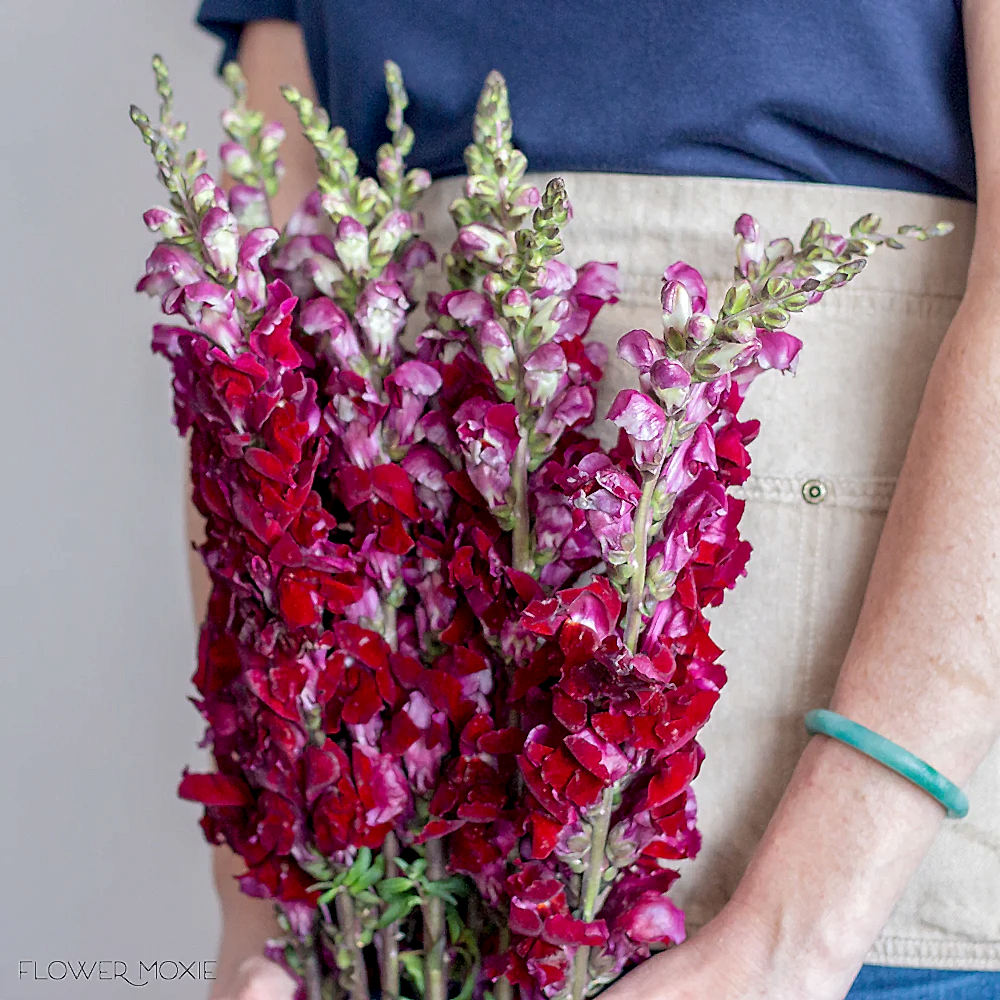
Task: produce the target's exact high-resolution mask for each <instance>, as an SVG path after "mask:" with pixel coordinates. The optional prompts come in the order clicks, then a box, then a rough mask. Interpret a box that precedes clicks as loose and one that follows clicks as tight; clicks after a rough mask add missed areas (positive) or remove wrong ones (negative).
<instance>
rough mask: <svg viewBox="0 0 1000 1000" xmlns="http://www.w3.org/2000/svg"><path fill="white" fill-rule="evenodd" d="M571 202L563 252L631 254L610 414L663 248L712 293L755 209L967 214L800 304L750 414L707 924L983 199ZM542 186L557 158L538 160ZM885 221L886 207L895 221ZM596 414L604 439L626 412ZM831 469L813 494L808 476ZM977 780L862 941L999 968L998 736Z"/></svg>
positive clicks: (915, 962)
mask: <svg viewBox="0 0 1000 1000" xmlns="http://www.w3.org/2000/svg"><path fill="white" fill-rule="evenodd" d="M562 176H563V177H564V179H565V181H566V187H567V190H568V193H569V197H570V201H571V202H572V204H573V208H574V217H573V219H572V220H571V222H570V223H569V225H568V227H567V229H566V232H565V244H566V251H567V252H566V254H565V256H564V259H565V260H566V261H567V262H568V263H570V264H573V265H579V264H581V263H583V262H584V261H586V260H591V259H594V260H608V261H617V262H618V264H619V269H620V274H621V284H622V288H623V294H622V298H621V301H620V302H619V303H618V304H617V305H615V306H612V307H610V308H607V309H605V310H604V311H603V312H602V313H601V314H600V316H599V317H598V319H597V321H596V323H595V327H594V335H595V336H597V337H599V338H600V339H601V340H603V341H604V342H605V343H606V344H607V345H608V348H609V352H610V358H611V361H610V363H609V369H608V372H607V375H606V377H605V380H604V382H603V383H602V388H601V391H600V398H599V400H598V413H599V414H601V415H602V416H603V414H605V413H606V412H607V408H608V405H609V404H610V402H611V400H612V399H613V398H614V396H615V394H616V393H617V391H618V390H619V389H620V388H622V387H623V386H626V385H630V384H634V382H633V381H632V377H631V376H632V375H633V374H634V373H633V372H632V370H631V369H629V368H627V367H625V366H624V365H622V364H621V363H620V362H618V360H617V358H616V356H615V350H614V348H615V344H616V342H617V339H618V337H620V336H621V335H622V334H623V333H625V332H626V331H628V330H630V329H633V328H634V327H644V328H646V329H648V330H650V331H652V332H657V331H658V330H660V328H661V326H660V318H659V289H660V281H661V276H662V273H663V269H664V267H665V266H666V265H667V264H670V263H672V262H674V261H676V260H678V259H683V260H686V261H687V262H688V263H690V264H692V265H693V266H694V267H696V268H698V269H699V270H700V271H701V272H702V274H703V275H704V277H705V279H706V281H707V283H708V286H709V294H710V303H709V307H710V309H711V311H712V312H713V313H714V312H716V311H717V309H718V306H719V303H720V300H721V295H722V292H723V290H724V289H725V287H726V286H727V284H728V282H729V281H730V279H731V277H732V268H733V264H734V246H735V242H734V238H733V236H732V227H733V223H734V221H735V220H736V218H737V216H739V215H740V214H741V213H742V212H745V211H747V212H750V213H751V214H753V215H754V216H755V217H756V218H757V220H758V222H759V223H760V225H761V227H762V229H763V232H764V236H765V239H773V238H775V237H778V236H789V237H791V238H792V239H793V240H795V241H796V243H797V241H798V239H799V238H800V237H801V235H802V232H803V230H804V229H805V227H806V225H807V224H808V222H809V220H810V219H812V218H815V217H823V218H827V219H829V220H830V222H831V223H832V225H833V227H834V230H835V231H837V232H847V231H848V228H849V226H850V225H851V223H852V222H854V221H855V220H856V219H857V218H859V217H860V216H861V215H863V214H865V213H866V212H875V213H877V214H879V215H881V216H882V217H883V220H884V225H883V231H886V232H894V231H895V228H896V227H897V226H899V225H902V224H904V223H916V224H920V225H928V224H930V223H933V222H936V221H938V220H941V219H948V220H950V221H952V222H954V223H955V225H956V229H955V232H954V233H952V234H951V235H950V236H948V237H945V238H943V239H937V240H932V241H929V242H926V243H917V242H912V243H910V242H908V243H907V248H906V249H905V250H903V251H893V250H891V249H888V248H880V249H879V250H878V251H877V252H876V254H875V255H874V257H873V259H872V260H871V261H870V263H869V266H868V268H867V269H866V271H865V272H864V273H863V274H862V275H860V276H859V277H858V278H857V279H856V280H855V281H853V282H851V283H850V284H849V285H847V286H846V287H844V288H841V289H836V290H834V291H832V292H830V293H828V294H827V295H826V296H825V297H824V299H823V301H822V302H820V303H819V304H817V305H815V306H812V307H810V308H809V309H807V310H806V311H805V312H804V313H802V314H799V315H795V316H793V318H792V322H791V324H790V326H789V330H790V331H791V332H793V333H795V334H796V335H797V336H799V337H801V338H802V339H803V341H804V345H805V346H804V348H803V350H802V352H801V354H800V356H799V365H798V371H797V373H796V374H795V375H794V376H792V375H780V374H777V373H773V372H767V373H765V374H764V375H762V376H761V377H760V378H759V379H758V380H757V381H756V382H755V383H754V384H753V386H752V388H751V389H750V392H749V396H748V399H747V402H746V403H745V405H744V408H743V411H742V415H743V416H747V417H750V416H753V417H757V418H759V419H760V420H761V422H762V428H761V433H760V436H759V437H758V438H757V440H756V441H755V442H754V443H753V444H752V445H751V446H750V448H751V454H752V456H753V465H752V476H751V478H750V480H749V482H748V483H747V485H746V486H745V487H744V493H745V496H746V499H747V508H746V513H745V515H744V518H743V522H742V531H743V534H744V536H745V537H746V538H747V539H748V540H749V541H750V542H751V544H752V545H753V547H754V553H753V556H752V557H751V559H750V563H749V567H748V575H747V576H746V577H745V578H744V579H742V580H740V581H739V583H738V584H737V586H736V588H735V590H734V591H732V592H730V593H729V594H727V596H726V600H725V602H724V604H723V606H722V607H721V608H719V609H715V610H714V611H713V612H712V613H711V617H712V622H713V633H712V634H713V637H714V639H715V641H716V642H717V643H718V644H719V645H720V646H722V648H723V649H724V650H725V653H724V656H723V658H722V662H723V663H724V664H725V666H726V668H727V671H728V676H729V680H728V683H727V684H726V686H725V687H724V688H723V691H722V696H721V699H720V701H719V703H718V705H717V707H716V708H715V710H714V713H713V715H712V718H711V719H710V720H709V722H708V724H707V725H706V726H705V728H704V729H703V730H702V733H701V735H700V737H699V738H700V740H701V742H702V744H703V746H704V747H705V751H706V759H705V762H704V765H703V767H702V770H701V773H700V774H699V776H698V777H697V778H696V779H695V782H694V785H693V787H694V790H695V793H696V797H697V801H698V807H699V808H698V823H699V827H700V829H701V830H702V833H703V836H704V845H703V847H702V850H701V852H700V854H699V855H698V857H697V858H696V859H693V860H691V861H685V862H680V863H679V867H680V869H681V872H682V878H681V879H679V880H678V882H677V883H676V884H675V887H674V889H673V890H672V893H671V895H672V897H673V898H674V899H675V900H676V902H677V903H678V904H679V905H680V906H682V907H683V908H684V909H685V911H686V913H687V918H688V931H689V933H691V932H693V931H694V930H696V929H697V928H699V927H701V926H702V925H704V924H705V923H706V922H707V921H708V920H709V919H710V918H711V917H712V916H713V915H714V914H715V913H717V912H718V911H719V910H720V909H721V907H722V906H723V904H724V903H725V902H726V900H727V899H728V898H729V896H730V895H731V893H732V891H733V889H734V888H735V886H736V884H737V882H738V880H739V878H740V876H741V874H742V872H743V870H744V869H745V867H746V864H747V862H748V860H749V858H750V855H751V853H752V852H753V850H754V847H755V845H756V843H757V842H758V840H759V838H760V836H761V835H762V833H763V831H764V828H765V827H766V825H767V823H768V821H769V819H770V817H771V815H772V813H773V811H774V809H775V807H776V806H777V803H778V800H779V799H780V797H781V794H782V792H783V791H784V788H785V786H786V784H787V782H788V780H789V777H790V776H791V772H792V769H793V768H794V766H795V763H796V761H797V759H798V757H799V755H800V754H801V752H802V750H803V748H804V747H805V744H806V742H807V740H808V738H809V737H808V734H807V733H806V732H805V729H804V726H803V721H802V718H803V715H804V714H805V713H806V712H807V711H808V710H809V709H810V708H815V707H823V706H825V705H827V704H828V702H829V698H830V695H831V693H832V691H833V686H834V682H835V681H836V678H837V674H838V672H839V669H840V665H841V662H842V660H843V657H844V654H845V652H846V650H847V647H848V644H849V642H850V639H851V635H852V631H853V628H854V623H855V621H856V618H857V615H858V613H859V611H860V606H861V600H862V596H863V593H864V588H865V585H866V581H867V578H868V574H869V572H870V568H871V563H872V559H873V557H874V554H875V548H876V545H877V542H878V539H879V534H880V532H881V530H882V525H883V522H884V519H885V512H886V510H887V509H888V505H889V502H890V499H891V497H892V492H893V487H894V483H895V478H896V476H897V474H898V472H899V469H900V467H901V465H902V460H903V455H904V451H905V449H906V445H907V441H908V439H909V436H910V432H911V429H912V426H913V422H914V419H915V417H916V413H917V409H918V406H919V403H920V398H921V394H922V391H923V386H924V383H925V381H926V378H927V374H928V371H929V369H930V366H931V363H932V361H933V360H934V356H935V353H936V351H937V348H938V345H939V344H940V342H941V339H942V337H943V336H944V333H945V331H946V329H947V327H948V325H949V322H950V321H951V318H952V316H953V315H954V313H955V311H956V309H957V308H958V304H959V300H960V298H961V295H962V292H963V289H964V285H965V276H966V271H967V266H968V260H969V254H970V251H971V247H972V237H973V229H974V224H975V206H974V205H972V204H970V203H967V202H964V201H958V200H952V199H948V198H939V197H933V196H930V195H922V194H914V193H909V192H898V191H887V190H880V189H874V188H855V187H842V186H835V185H827V184H809V183H799V182H781V181H756V180H742V179H728V178H726V179H723V178H704V177H661V176H646V175H631V174H628V175H627V174H596V173H566V174H563V175H562ZM531 179H532V180H534V181H535V183H540V184H542V185H544V183H545V181H546V180H547V179H548V178H547V176H545V177H543V176H541V175H531ZM461 183H462V182H461V179H459V178H446V179H443V180H440V181H437V182H435V183H434V184H433V185H432V187H431V189H430V190H429V191H428V192H427V195H426V197H425V199H424V201H423V202H422V206H421V207H422V209H423V211H424V213H425V218H426V224H427V230H426V232H427V236H428V238H429V239H430V240H431V242H432V243H433V244H434V245H435V247H436V248H437V249H438V250H439V251H443V250H445V249H446V248H447V247H448V246H449V245H450V242H451V240H452V239H453V237H454V227H453V225H452V223H451V220H450V218H449V216H448V213H447V206H448V204H449V203H450V201H451V199H452V198H453V197H455V196H456V195H457V194H458V193H459V192H460V190H461ZM890 227H891V228H890ZM595 429H596V430H597V432H598V433H599V434H600V435H601V436H602V438H604V440H606V441H608V442H610V441H611V440H613V439H614V431H615V428H614V427H609V426H608V425H607V424H606V423H605V422H604V421H603V420H601V421H598V424H597V425H596V427H595ZM814 480H815V481H817V482H818V483H819V484H821V485H819V486H818V488H816V487H815V486H814V488H813V490H812V491H808V490H807V491H805V492H806V493H810V492H811V494H812V495H813V499H814V500H815V494H817V493H818V494H821V495H822V499H820V500H819V502H809V501H807V500H806V499H805V495H804V491H803V487H804V485H805V484H807V483H811V482H812V481H814ZM966 792H967V794H968V796H969V799H970V802H971V808H970V811H969V814H968V816H967V817H966V818H965V819H962V820H948V821H946V822H945V823H944V824H943V827H942V829H941V832H940V835H939V836H938V838H937V839H936V841H935V843H934V845H933V847H932V849H931V851H930V852H929V854H928V855H927V857H926V858H925V860H924V862H923V864H922V865H921V867H920V869H919V870H918V872H917V873H916V874H915V875H914V877H913V878H912V879H911V881H910V883H909V885H908V887H907V890H906V892H905V894H904V896H903V898H902V900H901V901H900V902H899V904H898V905H897V907H896V909H895V910H894V912H893V913H892V916H891V917H890V919H889V921H888V922H887V924H886V925H885V927H884V929H883V931H882V933H881V935H880V936H879V938H878V940H877V941H876V942H875V945H874V946H873V948H872V949H871V951H870V952H869V954H868V956H867V958H866V961H867V962H869V963H874V964H881V965H897V966H917V967H934V968H955V969H980V970H1000V744H998V745H997V746H996V747H994V749H993V751H992V753H991V754H990V755H989V756H988V758H987V759H986V760H985V761H984V762H983V764H982V765H981V767H980V768H979V769H978V771H977V772H976V774H975V776H974V778H973V779H972V781H971V782H970V783H969V784H968V785H967V787H966Z"/></svg>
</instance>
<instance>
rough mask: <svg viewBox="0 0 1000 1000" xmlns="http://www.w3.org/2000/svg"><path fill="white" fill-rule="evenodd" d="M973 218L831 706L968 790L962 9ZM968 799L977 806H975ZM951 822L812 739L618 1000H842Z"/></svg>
mask: <svg viewBox="0 0 1000 1000" xmlns="http://www.w3.org/2000/svg"><path fill="white" fill-rule="evenodd" d="M964 22H965V25H964V27H965V35H966V51H967V61H968V70H969V90H970V107H971V113H972V124H973V134H974V139H975V151H976V168H977V169H976V173H977V180H978V192H977V194H978V203H977V223H976V236H975V245H974V249H973V253H972V258H971V261H970V266H969V272H968V281H967V287H966V291H965V295H964V297H963V300H962V302H961V304H960V307H959V309H958V311H957V313H956V315H955V317H954V319H953V321H952V323H951V325H950V327H949V329H948V331H947V334H946V336H945V339H944V341H943V342H942V345H941V348H940V350H939V353H938V355H937V358H936V360H935V363H934V366H933V369H932V371H931V373H930V377H929V380H928V382H927V386H926V389H925V393H924V397H923V401H922V404H921V408H920V413H919V416H918V419H917V421H916V424H915V426H914V430H913V434H912V437H911V440H910V444H909V448H908V451H907V454H906V459H905V462H904V465H903V469H902V472H901V474H900V477H899V480H898V484H897V488H896V492H895V495H894V498H893V501H892V505H891V509H890V511H889V513H888V515H887V518H886V522H885V527H884V530H883V534H882V536H881V539H880V543H879V547H878V552H877V555H876V559H875V562H874V565H873V569H872V573H871V577H870V580H869V583H868V588H867V591H866V595H865V600H864V605H863V608H862V611H861V615H860V619H859V621H858V624H857V628H856V631H855V634H854V637H853V641H852V644H851V646H850V649H849V651H848V654H847V657H846V659H845V662H844V663H843V665H842V668H841V672H840V675H839V678H838V682H837V686H836V690H835V692H834V696H833V700H832V702H831V705H830V707H831V708H832V709H833V710H834V711H837V712H840V713H841V714H843V715H845V716H847V717H848V718H851V719H854V720H855V721H857V722H859V723H861V724H862V725H865V726H868V727H869V728H871V729H874V730H876V731H877V732H880V733H882V734H883V735H884V736H886V737H888V738H889V739H890V740H893V741H895V742H897V743H899V744H901V745H902V746H904V747H906V748H907V749H908V750H911V751H912V752H913V753H915V754H916V755H917V756H918V757H921V758H923V759H924V760H926V761H927V762H928V763H930V764H931V765H932V766H934V767H936V768H937V769H938V770H939V771H941V772H942V773H943V774H945V775H947V776H948V777H950V778H951V779H952V780H953V781H955V782H956V783H957V784H959V785H960V786H961V785H963V784H964V783H965V782H967V780H968V779H969V778H970V777H971V776H972V774H973V773H974V771H975V770H976V768H977V767H978V765H979V764H980V763H981V762H982V760H983V758H984V757H985V756H986V754H987V753H988V752H989V750H990V748H991V747H992V745H993V744H994V743H995V741H996V740H997V738H998V737H1000V662H998V651H1000V517H997V516H996V514H995V512H996V511H997V510H1000V461H998V456H1000V351H998V349H997V346H998V337H1000V87H998V83H1000V80H998V73H997V67H1000V5H997V4H996V3H995V2H994V0H966V3H965V4H964ZM974 805H975V804H974V803H973V807H974ZM944 816H945V813H944V810H943V808H942V807H941V806H940V805H938V803H937V802H935V801H934V800H933V799H932V798H931V797H930V796H928V795H927V794H926V793H924V792H922V791H921V790H920V789H918V788H917V787H916V786H914V785H912V784H910V783H909V782H908V781H906V780H905V779H903V778H901V777H899V776H898V775H896V774H895V773H893V772H892V771H890V770H889V769H888V768H886V767H884V766H883V765H881V764H879V763H877V762H876V761H873V760H870V759H869V758H867V757H865V756H863V755H862V754H860V753H858V752H856V751H855V750H853V749H851V748H850V747H847V746H845V745H843V744H841V743H839V742H837V741H835V740H831V739H828V738H827V737H824V736H814V737H812V739H811V740H810V742H809V743H808V744H807V747H806V749H805V751H804V753H803V754H802V757H801V758H800V760H799V762H798V764H797V767H796V770H795V772H794V774H793V776H792V779H791V782H790V784H789V786H788V788H787V790H786V792H785V795H784V797H783V798H782V801H781V803H780V804H779V806H778V809H777V811H776V813H775V815H774V816H773V818H772V820H771V822H770V824H769V826H768V828H767V830H766V831H765V833H764V836H763V838H762V840H761V842H760V844H759V845H758V848H757V850H756V852H755V854H754V856H753V858H752V859H751V862H750V864H749V866H748V868H747V870H746V872H745V873H744V876H743V878H742V880H741V882H740V884H739V885H738V887H737V889H736V892H735V894H734V896H733V898H732V900H731V901H730V903H729V904H727V906H726V907H725V908H724V909H723V911H722V913H720V914H719V916H718V917H716V918H715V919H714V920H712V921H711V922H709V923H708V924H706V925H705V927H703V928H702V929H701V930H700V931H699V932H698V933H696V934H695V935H694V936H693V937H692V938H691V939H690V940H689V941H687V942H685V943H684V944H682V945H680V946H678V947H676V948H672V949H670V950H668V951H666V952H664V953H662V954H660V955H658V956H656V957H654V958H652V959H651V960H649V961H648V962H647V963H645V964H644V965H642V966H640V967H639V968H638V969H636V970H635V971H633V972H632V973H630V974H629V975H627V976H625V977H624V978H623V979H622V980H620V981H619V982H618V983H617V984H616V985H615V986H613V987H612V988H611V990H610V991H609V993H610V996H609V1000H696V998H699V1000H704V998H707V997H711V998H712V1000H737V998H738V1000H748V998H751V997H754V998H757V997H759V998H764V997H766V998H767V1000H802V998H805V997H808V998H810V1000H842V998H843V997H844V996H845V994H846V993H847V992H848V990H849V989H850V986H851V983H852V982H853V980H854V978H855V976H856V975H857V973H858V971H859V970H860V968H861V965H862V964H863V961H864V956H865V954H866V953H867V951H868V949H869V948H870V946H871V945H872V943H873V942H874V940H875V938H876V937H877V935H878V933H879V931H880V929H881V928H882V926H883V925H884V923H885V921H886V920H887V919H888V917H889V914H890V913H891V911H892V908H893V906H894V905H895V903H896V902H897V900H898V899H899V897H900V896H901V894H902V892H903V889H904V888H905V886H906V883H907V881H908V879H909V878H910V876H911V875H912V874H913V872H914V871H915V870H916V868H917V867H918V865H919V863H920V862H921V860H922V859H923V857H924V855H925V853H926V852H927V850H928V849H929V847H930V845H931V843H932V841H933V840H934V837H935V835H936V834H937V832H938V830H939V828H940V825H941V823H942V822H943V821H944Z"/></svg>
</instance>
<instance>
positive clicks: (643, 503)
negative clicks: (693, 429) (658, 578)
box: [625, 463, 662, 653]
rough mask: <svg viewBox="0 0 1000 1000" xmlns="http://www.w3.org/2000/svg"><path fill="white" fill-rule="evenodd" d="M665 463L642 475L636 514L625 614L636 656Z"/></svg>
mask: <svg viewBox="0 0 1000 1000" xmlns="http://www.w3.org/2000/svg"><path fill="white" fill-rule="evenodd" d="M661 468H662V463H661V464H660V465H659V466H657V468H656V469H655V471H652V472H644V473H643V474H642V497H641V498H640V500H639V506H638V508H637V509H636V512H635V520H634V521H633V534H634V535H635V548H634V549H633V550H632V551H633V553H634V556H635V571H634V572H633V574H632V578H631V580H630V581H629V592H628V609H627V610H626V612H625V645H626V646H627V647H628V650H629V652H630V653H634V652H635V647H636V645H637V644H638V642H639V631H640V629H641V628H642V597H643V594H644V592H645V590H646V550H647V549H648V548H649V537H648V535H649V515H650V506H651V505H652V502H653V491H654V490H655V489H656V483H657V481H658V480H659V478H660V470H661Z"/></svg>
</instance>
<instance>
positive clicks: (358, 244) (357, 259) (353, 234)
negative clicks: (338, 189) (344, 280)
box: [333, 215, 369, 276]
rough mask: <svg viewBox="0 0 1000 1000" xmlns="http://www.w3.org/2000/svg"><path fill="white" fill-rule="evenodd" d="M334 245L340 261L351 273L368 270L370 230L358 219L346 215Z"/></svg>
mask: <svg viewBox="0 0 1000 1000" xmlns="http://www.w3.org/2000/svg"><path fill="white" fill-rule="evenodd" d="M333 246H334V249H335V250H336V251H337V257H338V258H339V260H340V263H341V264H343V266H344V269H345V270H346V271H348V272H349V273H350V274H353V275H355V276H358V275H363V274H366V273H367V272H368V269H369V261H368V230H367V229H366V228H365V227H364V226H363V225H361V223H360V222H358V220H357V219H354V218H352V217H351V216H349V215H345V216H344V217H343V218H342V219H341V220H340V223H339V224H338V225H337V237H336V239H335V240H334V241H333Z"/></svg>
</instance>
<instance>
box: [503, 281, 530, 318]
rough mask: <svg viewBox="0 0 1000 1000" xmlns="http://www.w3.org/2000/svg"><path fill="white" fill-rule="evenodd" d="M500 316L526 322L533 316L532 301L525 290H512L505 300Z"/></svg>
mask: <svg viewBox="0 0 1000 1000" xmlns="http://www.w3.org/2000/svg"><path fill="white" fill-rule="evenodd" d="M500 315H501V316H503V317H504V318H505V319H518V320H525V319H527V318H528V317H529V316H530V315H531V299H530V298H529V296H528V293H527V292H526V291H525V290H524V289H523V288H512V289H511V290H510V291H509V292H508V293H507V294H506V295H505V296H504V298H503V302H502V303H501V305H500Z"/></svg>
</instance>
